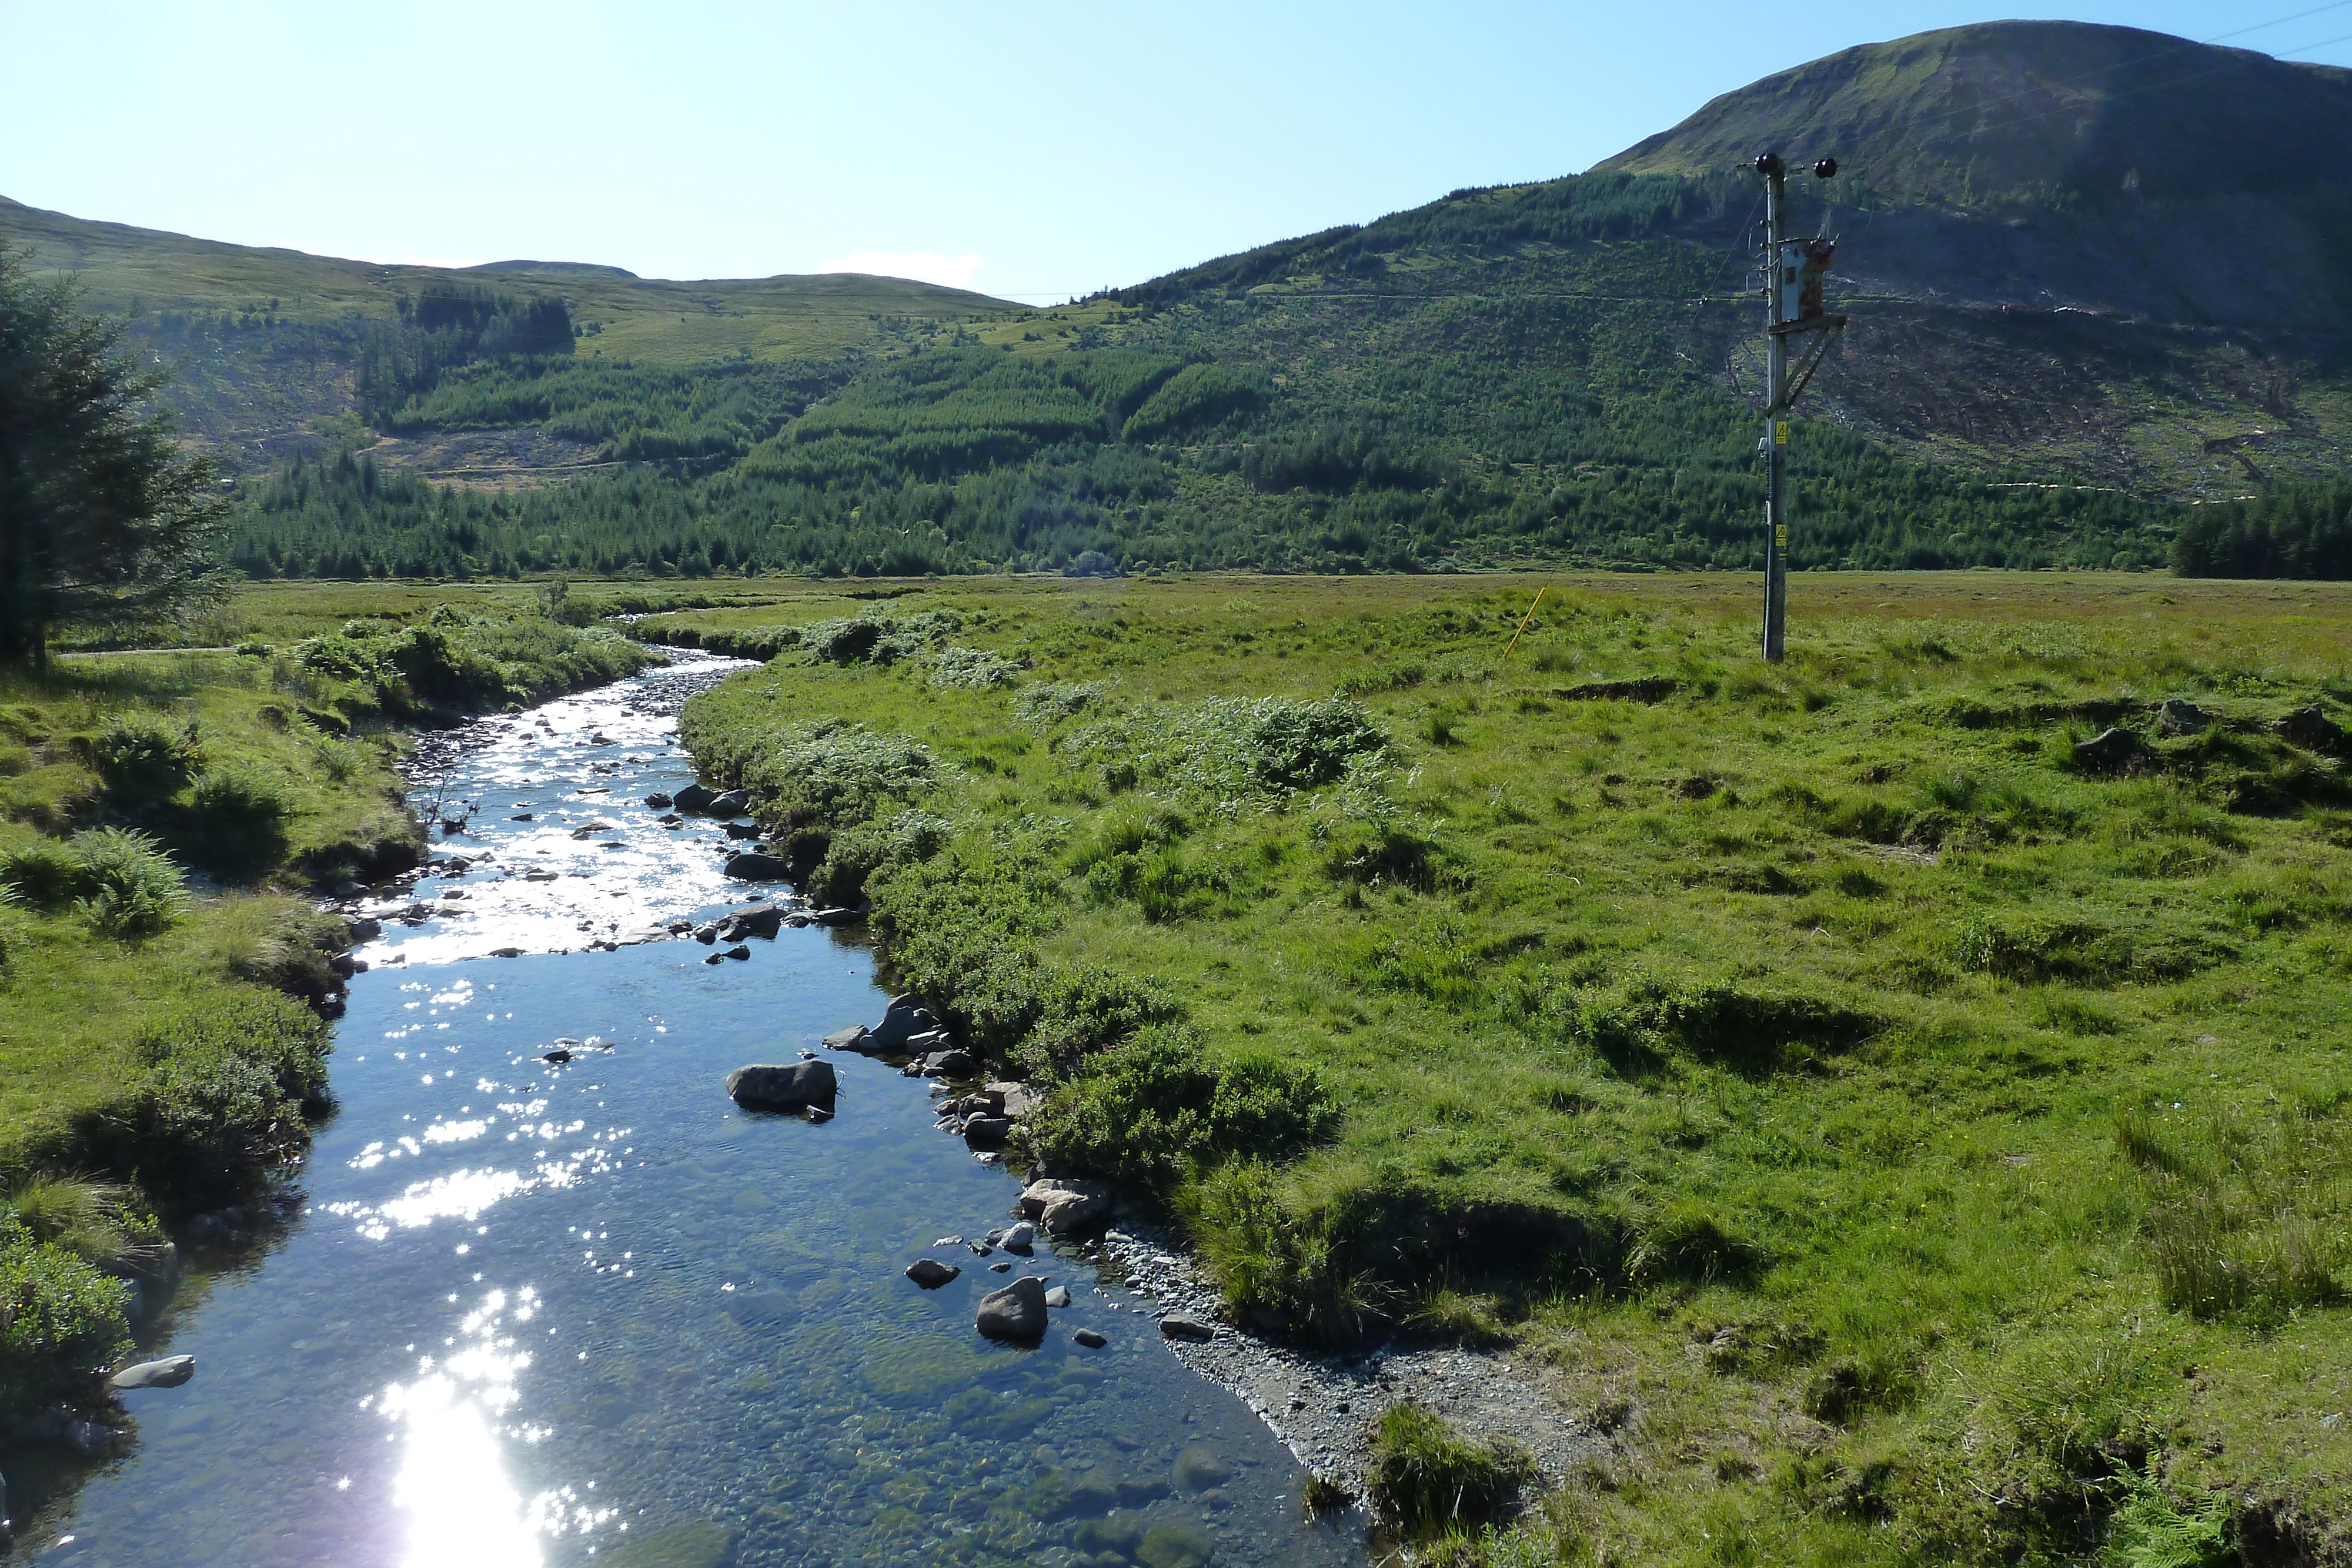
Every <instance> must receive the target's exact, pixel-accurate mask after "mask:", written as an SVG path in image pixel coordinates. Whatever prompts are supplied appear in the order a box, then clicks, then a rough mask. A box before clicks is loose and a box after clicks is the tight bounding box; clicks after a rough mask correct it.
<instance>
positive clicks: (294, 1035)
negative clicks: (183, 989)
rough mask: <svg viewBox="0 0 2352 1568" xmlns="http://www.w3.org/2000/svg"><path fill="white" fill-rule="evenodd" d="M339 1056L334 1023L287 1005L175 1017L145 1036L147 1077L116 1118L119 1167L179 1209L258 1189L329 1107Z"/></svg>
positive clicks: (215, 1004)
mask: <svg viewBox="0 0 2352 1568" xmlns="http://www.w3.org/2000/svg"><path fill="white" fill-rule="evenodd" d="M332 1048H333V1047H332V1040H331V1036H330V1034H329V1031H328V1029H327V1026H326V1024H325V1023H324V1022H323V1021H321V1020H320V1018H319V1017H318V1015H317V1014H315V1013H313V1012H312V1011H311V1010H310V1009H308V1008H306V1007H304V1006H303V1005H302V1004H301V1003H299V1002H298V1001H296V1000H294V999H293V998H290V997H284V996H279V995H277V994H275V993H272V992H268V991H259V990H241V991H236V992H232V993H227V994H225V995H224V994H215V995H211V996H206V997H204V998H191V999H190V1000H188V1001H185V1002H183V1003H181V1004H180V1005H178V1006H176V1007H174V1008H172V1009H169V1010H167V1011H166V1012H164V1013H163V1016H162V1017H161V1018H159V1019H156V1020H155V1021H154V1022H152V1023H151V1024H150V1025H149V1026H148V1027H147V1029H146V1030H144V1031H143V1032H142V1034H141V1036H140V1038H139V1040H138V1050H139V1052H140V1056H141V1059H142V1061H144V1062H145V1063H146V1072H145V1075H144V1077H143V1078H142V1082H140V1084H139V1086H138V1088H137V1090H136V1091H135V1092H134V1093H133V1094H132V1095H131V1098H130V1101H129V1102H128V1103H127V1104H125V1105H124V1106H122V1107H121V1108H120V1109H118V1110H117V1111H116V1112H115V1113H112V1114H111V1115H110V1117H109V1118H108V1122H109V1126H108V1128H107V1129H106V1132H107V1134H110V1135H111V1136H112V1138H113V1139H114V1140H116V1141H117V1144H118V1146H117V1147H116V1148H115V1149H113V1150H112V1151H110V1152H111V1153H112V1154H113V1155H114V1156H115V1163H116V1164H117V1165H118V1166H121V1167H122V1168H128V1169H131V1170H132V1171H134V1172H135V1173H136V1174H137V1176H138V1178H139V1181H140V1183H141V1185H142V1186H144V1187H146V1188H147V1189H148V1190H149V1191H151V1192H159V1193H169V1194H171V1195H172V1196H173V1197H174V1198H175V1199H185V1198H192V1197H199V1196H201V1195H204V1194H205V1193H209V1192H212V1191H216V1190H219V1189H223V1188H232V1187H236V1186H242V1185H244V1184H247V1183H248V1182H250V1181H251V1180H253V1179H254V1178H255V1177H256V1176H257V1175H258V1174H259V1172H260V1171H261V1170H262V1169H263V1168H264V1167H265V1166H268V1165H269V1164H270V1163H272V1162H274V1161H276V1160H278V1159H281V1158H283V1157H285V1156H286V1155H289V1154H292V1153H294V1152H296V1151H298V1150H299V1149H300V1148H301V1147H302V1146H303V1145H304V1144H305V1143H307V1142H308V1141H309V1138H310V1126H309V1122H308V1118H310V1117H313V1116H318V1115H323V1114H324V1113H326V1112H327V1111H328V1110H330V1109H331V1107H332V1105H333V1100H332V1097H331V1095H330V1093H329V1092H328V1089H327V1053H328V1052H329V1051H331V1049H332Z"/></svg>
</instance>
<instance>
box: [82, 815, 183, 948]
mask: <svg viewBox="0 0 2352 1568" xmlns="http://www.w3.org/2000/svg"><path fill="white" fill-rule="evenodd" d="M69 847H70V849H71V850H72V852H73V856H74V865H75V870H74V883H73V885H74V887H75V888H76V889H77V890H78V891H79V893H80V894H81V897H80V898H79V900H78V901H77V902H76V903H75V904H74V908H75V909H76V910H77V911H78V912H79V914H80V915H81V916H82V917H83V918H84V919H85V920H88V921H89V924H90V926H91V928H92V929H93V930H95V931H97V932H98V933H99V934H100V936H114V937H123V938H128V937H137V936H153V935H154V934H155V933H156V932H158V931H161V930H163V928H164V927H165V926H167V925H171V924H173V922H174V921H176V920H178V919H179V918H180V916H181V915H183V914H184V913H185V912H186V910H187V906H188V894H187V891H186V889H185V888H184V887H183V886H182V885H181V883H180V869H179V867H177V866H176V865H173V863H172V859H171V857H170V856H169V855H167V854H165V853H163V851H162V849H161V848H159V847H158V846H157V844H156V842H155V841H154V840H153V839H152V838H150V837H149V836H148V835H146V834H145V833H141V832H134V831H131V830H130V829H127V828H94V829H91V830H89V831H87V832H80V833H76V834H75V835H74V836H73V839H72V841H71V842H70V845H69Z"/></svg>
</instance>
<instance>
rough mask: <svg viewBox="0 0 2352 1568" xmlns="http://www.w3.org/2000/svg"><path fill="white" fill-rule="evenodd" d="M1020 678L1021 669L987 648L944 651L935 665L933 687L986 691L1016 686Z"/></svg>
mask: <svg viewBox="0 0 2352 1568" xmlns="http://www.w3.org/2000/svg"><path fill="white" fill-rule="evenodd" d="M1020 674H1021V666H1020V665H1018V664H1014V663H1013V661H1012V660H1010V659H1008V658H1006V657H1005V656H1004V655H1003V654H1002V653H990V652H989V651H988V650H987V649H985V648H942V649H940V652H939V655H938V656H937V657H936V658H934V659H933V660H932V661H931V674H930V685H932V686H933V687H935V688H937V689H939V690H942V691H945V690H949V689H951V688H956V687H964V688H968V689H971V690H973V691H986V690H989V689H990V688H992V687H995V686H1009V685H1013V682H1014V681H1015V680H1016V679H1018V678H1019V676H1020Z"/></svg>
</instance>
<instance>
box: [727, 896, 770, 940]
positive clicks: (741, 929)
mask: <svg viewBox="0 0 2352 1568" xmlns="http://www.w3.org/2000/svg"><path fill="white" fill-rule="evenodd" d="M783 928H784V912H783V911H782V909H780V908H778V907H777V906H776V905H774V904H752V905H751V906H750V907H749V908H746V909H738V910H736V911H735V912H734V913H732V914H730V915H720V916H719V940H720V941H722V942H740V941H741V940H743V938H744V937H746V936H774V935H775V934H776V933H777V932H779V931H781V930H782V929H783Z"/></svg>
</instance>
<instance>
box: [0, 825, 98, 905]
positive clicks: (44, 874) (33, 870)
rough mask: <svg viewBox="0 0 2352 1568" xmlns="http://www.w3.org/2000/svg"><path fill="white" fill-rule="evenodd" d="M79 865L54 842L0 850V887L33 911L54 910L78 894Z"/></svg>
mask: <svg viewBox="0 0 2352 1568" xmlns="http://www.w3.org/2000/svg"><path fill="white" fill-rule="evenodd" d="M80 882H81V862H80V861H79V859H78V858H77V857H76V856H75V854H74V852H73V851H71V850H69V849H68V848H67V847H66V846H65V845H63V844H61V843H59V842H58V841H57V840H55V839H46V838H44V839H29V840H26V841H25V842H23V843H20V844H11V845H9V846H8V847H7V848H6V849H5V850H0V887H5V888H6V889H7V890H8V891H9V892H10V893H12V894H15V895H16V897H17V898H18V899H20V900H22V901H23V902H24V903H26V904H30V905H32V906H33V907H35V908H37V909H54V908H56V907H57V906H58V904H63V903H64V902H65V901H66V900H68V899H69V898H71V897H73V896H74V894H76V893H78V892H79V891H80Z"/></svg>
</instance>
